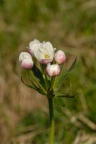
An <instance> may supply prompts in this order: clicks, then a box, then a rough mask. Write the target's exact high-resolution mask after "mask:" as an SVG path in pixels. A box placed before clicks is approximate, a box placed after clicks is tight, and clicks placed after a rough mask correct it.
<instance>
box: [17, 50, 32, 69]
mask: <svg viewBox="0 0 96 144" xmlns="http://www.w3.org/2000/svg"><path fill="white" fill-rule="evenodd" d="M19 61H20V63H21V66H22V68H24V69H31V68H32V67H33V60H32V57H31V55H30V54H29V53H27V52H21V54H20V56H19Z"/></svg>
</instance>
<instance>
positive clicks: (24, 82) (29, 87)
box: [21, 76, 35, 89]
mask: <svg viewBox="0 0 96 144" xmlns="http://www.w3.org/2000/svg"><path fill="white" fill-rule="evenodd" d="M21 81H22V83H23V84H24V85H26V86H27V87H29V88H33V89H35V88H34V86H31V85H29V84H26V83H25V82H24V81H23V78H22V76H21Z"/></svg>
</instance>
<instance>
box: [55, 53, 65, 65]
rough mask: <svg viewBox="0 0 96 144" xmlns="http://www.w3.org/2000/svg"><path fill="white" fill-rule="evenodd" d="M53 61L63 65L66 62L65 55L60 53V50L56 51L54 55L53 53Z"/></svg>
mask: <svg viewBox="0 0 96 144" xmlns="http://www.w3.org/2000/svg"><path fill="white" fill-rule="evenodd" d="M54 58H55V61H56V62H57V63H58V64H63V63H64V62H65V60H66V56H65V53H64V52H63V51H62V50H58V51H57V52H56V53H55V56H54Z"/></svg>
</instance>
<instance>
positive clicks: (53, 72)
mask: <svg viewBox="0 0 96 144" xmlns="http://www.w3.org/2000/svg"><path fill="white" fill-rule="evenodd" d="M46 73H47V74H48V75H49V76H50V77H55V76H57V75H59V74H60V66H59V65H58V64H53V65H50V64H48V65H47V67H46Z"/></svg>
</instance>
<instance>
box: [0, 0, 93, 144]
mask: <svg viewBox="0 0 96 144" xmlns="http://www.w3.org/2000/svg"><path fill="white" fill-rule="evenodd" d="M34 39H38V40H40V41H50V42H51V43H52V44H53V46H54V47H56V48H57V49H62V50H64V52H65V53H66V57H67V61H66V67H67V66H69V64H71V63H72V60H73V59H74V58H75V57H76V56H77V58H78V59H77V65H76V68H75V69H74V71H73V72H72V73H71V74H70V75H69V76H68V78H69V79H70V81H71V85H72V89H73V92H75V93H78V94H79V96H78V97H76V98H74V99H64V101H65V104H66V107H64V109H63V110H62V114H60V113H57V112H56V111H55V119H56V120H55V121H56V127H55V141H56V144H64V143H65V144H96V63H95V61H96V0H37V1H36V0H23V1H21V0H0V144H47V143H48V132H49V129H48V125H49V122H48V120H49V119H48V108H47V106H48V104H47V101H46V98H45V97H43V96H41V95H39V94H38V93H37V92H35V91H34V90H30V89H29V88H26V87H25V86H24V85H23V84H22V83H21V81H20V75H21V72H22V70H21V67H20V64H19V62H18V56H19V54H20V52H21V51H26V47H28V44H29V42H30V41H32V40H34ZM67 82H68V81H67V79H66V84H65V86H64V90H65V91H67V89H68V87H69V85H67Z"/></svg>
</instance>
